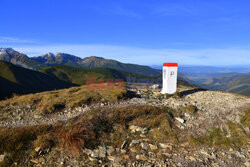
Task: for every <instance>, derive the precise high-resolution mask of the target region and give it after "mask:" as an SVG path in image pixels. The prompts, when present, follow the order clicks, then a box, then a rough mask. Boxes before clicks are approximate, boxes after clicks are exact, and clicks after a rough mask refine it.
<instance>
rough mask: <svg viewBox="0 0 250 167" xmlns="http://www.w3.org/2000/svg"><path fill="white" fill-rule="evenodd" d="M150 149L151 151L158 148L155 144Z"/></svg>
mask: <svg viewBox="0 0 250 167" xmlns="http://www.w3.org/2000/svg"><path fill="white" fill-rule="evenodd" d="M149 147H150V149H151V150H156V149H157V148H158V147H157V146H156V145H153V144H149Z"/></svg>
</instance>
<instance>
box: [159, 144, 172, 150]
mask: <svg viewBox="0 0 250 167" xmlns="http://www.w3.org/2000/svg"><path fill="white" fill-rule="evenodd" d="M159 146H160V147H161V148H163V149H170V150H172V149H173V146H172V145H170V144H166V143H159Z"/></svg>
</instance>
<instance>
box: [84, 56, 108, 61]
mask: <svg viewBox="0 0 250 167" xmlns="http://www.w3.org/2000/svg"><path fill="white" fill-rule="evenodd" d="M85 60H89V61H94V60H104V58H103V57H97V56H90V57H86V58H84V59H83V61H85Z"/></svg>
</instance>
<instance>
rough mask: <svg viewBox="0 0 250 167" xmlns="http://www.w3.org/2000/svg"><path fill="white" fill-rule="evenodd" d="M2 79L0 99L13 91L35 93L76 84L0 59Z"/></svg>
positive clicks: (0, 76)
mask: <svg viewBox="0 0 250 167" xmlns="http://www.w3.org/2000/svg"><path fill="white" fill-rule="evenodd" d="M0 81H1V82H0V83H1V87H0V99H2V98H5V97H9V96H11V95H12V94H13V93H16V94H27V93H35V92H41V91H47V90H54V89H62V88H68V87H71V86H74V85H75V84H72V83H69V82H65V81H62V80H59V79H58V78H56V77H53V76H49V75H46V74H44V73H41V72H38V71H33V70H29V69H26V68H22V67H19V66H16V65H13V64H11V63H8V62H4V61H0Z"/></svg>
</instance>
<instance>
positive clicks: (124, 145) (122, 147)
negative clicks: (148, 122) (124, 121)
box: [121, 140, 128, 149]
mask: <svg viewBox="0 0 250 167" xmlns="http://www.w3.org/2000/svg"><path fill="white" fill-rule="evenodd" d="M127 145H128V140H125V141H123V143H122V145H121V149H125V148H126V147H127Z"/></svg>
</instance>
